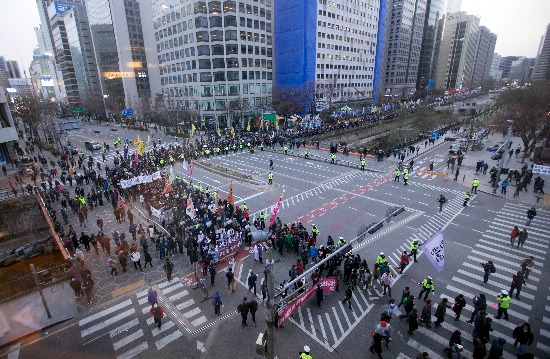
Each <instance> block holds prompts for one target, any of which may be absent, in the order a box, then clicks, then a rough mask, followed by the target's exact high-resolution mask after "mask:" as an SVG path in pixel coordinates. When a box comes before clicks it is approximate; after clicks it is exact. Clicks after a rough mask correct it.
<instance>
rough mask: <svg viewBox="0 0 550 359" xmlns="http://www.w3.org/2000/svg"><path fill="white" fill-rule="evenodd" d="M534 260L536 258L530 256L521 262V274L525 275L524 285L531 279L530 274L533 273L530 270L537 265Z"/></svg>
mask: <svg viewBox="0 0 550 359" xmlns="http://www.w3.org/2000/svg"><path fill="white" fill-rule="evenodd" d="M534 259H535V257H533V256H529V257H527V258H524V259H523V260H522V261H521V274H523V284H527V283H525V282H526V281H527V278H529V273H530V272H531V271H530V270H529V268H532V267H533V266H534V265H535V261H534Z"/></svg>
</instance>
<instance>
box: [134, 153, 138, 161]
mask: <svg viewBox="0 0 550 359" xmlns="http://www.w3.org/2000/svg"><path fill="white" fill-rule="evenodd" d="M134 161H136V163H138V162H139V156H138V154H137V152H136V155H135V156H134Z"/></svg>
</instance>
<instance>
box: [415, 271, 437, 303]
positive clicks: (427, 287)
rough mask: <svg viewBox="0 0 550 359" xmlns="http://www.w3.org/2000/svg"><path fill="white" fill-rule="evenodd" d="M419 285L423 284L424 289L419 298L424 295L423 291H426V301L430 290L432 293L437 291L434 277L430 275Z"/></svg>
mask: <svg viewBox="0 0 550 359" xmlns="http://www.w3.org/2000/svg"><path fill="white" fill-rule="evenodd" d="M418 285H421V286H422V290H421V291H420V294H419V295H418V299H420V297H422V293H426V295H424V301H426V299H428V295H429V294H430V291H431V292H432V294H434V293H435V286H434V282H432V277H430V276H428V278H425V279H424V280H423V281H422V282H421V283H418Z"/></svg>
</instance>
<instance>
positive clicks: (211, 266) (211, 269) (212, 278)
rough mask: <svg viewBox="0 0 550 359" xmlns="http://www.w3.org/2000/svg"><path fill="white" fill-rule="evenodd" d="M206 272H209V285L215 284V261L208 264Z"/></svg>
mask: <svg viewBox="0 0 550 359" xmlns="http://www.w3.org/2000/svg"><path fill="white" fill-rule="evenodd" d="M208 272H209V273H210V285H212V286H213V285H214V284H216V263H214V262H213V261H212V262H210V264H208Z"/></svg>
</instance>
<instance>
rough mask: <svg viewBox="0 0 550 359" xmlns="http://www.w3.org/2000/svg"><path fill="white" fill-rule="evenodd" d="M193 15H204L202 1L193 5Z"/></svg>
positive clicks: (204, 6)
mask: <svg viewBox="0 0 550 359" xmlns="http://www.w3.org/2000/svg"><path fill="white" fill-rule="evenodd" d="M195 14H206V3H205V2H204V1H199V2H196V3H195Z"/></svg>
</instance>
